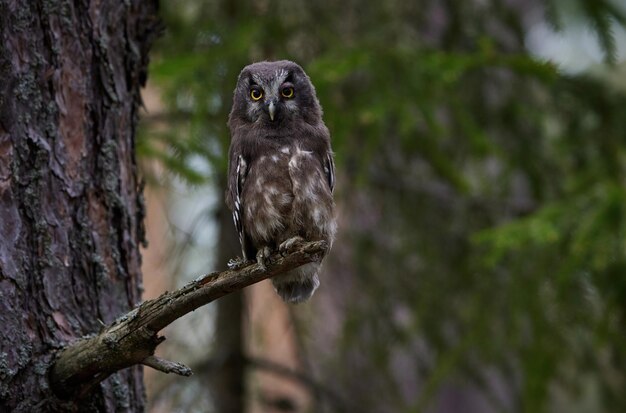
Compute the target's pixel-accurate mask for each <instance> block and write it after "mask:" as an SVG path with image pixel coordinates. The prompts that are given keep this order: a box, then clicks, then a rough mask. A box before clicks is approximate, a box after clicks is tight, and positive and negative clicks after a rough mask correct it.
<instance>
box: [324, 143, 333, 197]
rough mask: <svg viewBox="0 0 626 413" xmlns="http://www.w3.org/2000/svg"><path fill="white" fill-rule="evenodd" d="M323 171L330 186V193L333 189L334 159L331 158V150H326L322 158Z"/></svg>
mask: <svg viewBox="0 0 626 413" xmlns="http://www.w3.org/2000/svg"><path fill="white" fill-rule="evenodd" d="M324 173H325V174H326V179H327V180H328V186H329V187H330V192H331V193H332V192H333V190H334V189H335V161H334V160H333V153H332V152H331V151H328V152H326V156H325V158H324Z"/></svg>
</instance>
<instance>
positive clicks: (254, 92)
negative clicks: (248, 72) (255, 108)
mask: <svg viewBox="0 0 626 413" xmlns="http://www.w3.org/2000/svg"><path fill="white" fill-rule="evenodd" d="M250 97H251V98H252V100H260V99H261V98H262V97H263V92H262V91H261V89H259V88H253V89H250Z"/></svg>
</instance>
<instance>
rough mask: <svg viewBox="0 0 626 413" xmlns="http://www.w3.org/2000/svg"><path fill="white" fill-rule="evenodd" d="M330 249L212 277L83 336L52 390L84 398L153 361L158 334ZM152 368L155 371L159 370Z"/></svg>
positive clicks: (297, 249) (56, 371)
mask: <svg viewBox="0 0 626 413" xmlns="http://www.w3.org/2000/svg"><path fill="white" fill-rule="evenodd" d="M327 248H328V245H327V244H326V242H324V241H314V242H307V243H302V244H300V245H297V246H294V248H293V249H292V250H291V251H290V252H289V253H288V254H285V255H282V254H280V253H276V254H274V255H272V256H271V257H270V258H269V260H267V262H266V265H265V267H263V266H261V265H259V264H250V265H247V266H245V267H243V268H238V269H232V270H227V271H223V272H216V273H211V274H207V275H204V276H201V277H199V278H197V279H196V280H194V281H192V282H190V283H189V284H187V285H186V286H184V287H182V288H180V289H178V290H176V291H173V292H166V293H164V294H162V295H161V296H160V297H158V298H157V299H155V300H149V301H146V302H144V303H142V304H141V305H140V306H139V307H137V308H136V309H134V310H133V311H131V312H129V313H127V314H125V315H124V316H122V317H120V318H119V319H118V320H116V321H115V322H114V323H113V324H111V325H110V326H108V327H105V328H104V329H103V331H101V332H100V333H99V334H97V335H95V336H88V337H83V338H81V339H79V340H78V341H76V342H74V343H72V344H70V345H68V346H67V347H66V348H64V349H62V350H60V352H59V354H58V356H57V358H56V360H55V362H54V363H53V365H52V366H51V368H50V384H51V387H52V389H53V390H54V392H55V393H56V394H57V395H58V396H60V397H65V398H69V397H72V396H77V395H78V396H80V395H82V394H85V393H87V392H88V391H89V389H90V388H91V387H92V386H94V385H96V384H98V383H99V382H100V381H102V380H104V379H105V378H107V377H108V376H109V375H111V374H112V373H114V372H116V371H118V370H121V369H123V368H126V367H130V366H133V365H135V364H142V363H144V364H146V363H145V360H148V363H151V362H153V361H154V359H150V358H149V357H150V356H152V355H154V351H155V349H156V347H157V346H158V345H159V344H160V343H161V342H162V341H163V340H164V337H159V336H158V332H159V331H160V330H162V329H163V328H164V327H166V326H167V325H169V324H170V323H172V322H173V321H174V320H176V319H178V318H180V317H182V316H184V315H185V314H187V313H189V312H191V311H193V310H195V309H197V308H199V307H201V306H203V305H205V304H207V303H210V302H211V301H213V300H215V299H217V298H220V297H222V296H224V295H226V294H229V293H231V292H234V291H238V290H241V289H242V288H244V287H247V286H249V285H251V284H254V283H256V282H259V281H262V280H264V279H267V278H270V277H274V276H279V274H281V273H284V272H286V271H289V270H291V269H293V268H296V267H299V266H301V265H303V264H306V263H309V262H314V261H320V260H321V259H322V257H323V256H324V255H325V254H326V251H327ZM169 363H171V362H169ZM152 364H154V365H152V366H151V367H155V366H156V365H157V364H156V363H152ZM159 370H161V369H160V368H159Z"/></svg>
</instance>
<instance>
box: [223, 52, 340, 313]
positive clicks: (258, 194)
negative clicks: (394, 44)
mask: <svg viewBox="0 0 626 413" xmlns="http://www.w3.org/2000/svg"><path fill="white" fill-rule="evenodd" d="M228 127H229V129H230V134H231V144H230V150H229V161H228V163H229V166H228V189H227V190H226V203H227V205H228V207H229V208H230V209H231V211H232V213H233V219H234V221H235V227H236V229H237V231H238V233H239V242H240V243H241V249H242V252H243V256H244V259H246V260H251V259H256V260H257V262H259V263H260V264H261V265H264V263H265V259H266V258H267V257H268V256H269V255H270V254H271V253H272V252H273V251H276V250H278V251H281V252H284V251H288V250H289V248H290V247H292V246H293V245H294V244H296V243H297V242H300V241H317V240H324V241H326V242H327V243H328V245H329V247H330V246H331V245H332V241H333V239H334V236H335V232H336V228H337V225H336V220H335V205H334V201H333V196H332V193H333V188H334V186H335V168H334V162H333V153H332V150H331V147H330V133H329V131H328V128H327V127H326V125H325V124H324V121H323V120H322V108H321V106H320V104H319V102H318V100H317V96H316V94H315V88H314V87H313V84H312V83H311V81H310V79H309V77H308V76H307V74H306V73H305V72H304V70H303V69H302V68H301V67H300V66H299V65H297V64H296V63H293V62H290V61H287V60H282V61H276V62H259V63H254V64H251V65H249V66H246V67H245V68H243V70H242V71H241V73H240V74H239V78H238V81H237V86H236V88H235V91H234V96H233V106H232V109H231V112H230V116H229V119H228ZM320 264H321V263H318V262H315V263H309V264H305V265H302V266H301V267H298V268H296V269H294V270H291V271H289V272H287V273H285V274H281V275H279V276H277V277H274V278H273V279H272V283H273V285H274V288H275V290H276V292H277V293H278V295H280V297H281V298H282V299H283V300H284V301H286V302H290V303H299V302H302V301H305V300H307V299H308V298H310V297H311V295H313V292H314V291H315V289H316V288H317V287H318V286H319V269H320Z"/></svg>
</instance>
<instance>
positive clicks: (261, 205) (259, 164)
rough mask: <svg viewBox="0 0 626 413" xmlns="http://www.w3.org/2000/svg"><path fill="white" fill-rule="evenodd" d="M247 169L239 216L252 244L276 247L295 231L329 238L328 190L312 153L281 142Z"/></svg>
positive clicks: (333, 228)
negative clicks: (275, 148) (241, 209)
mask: <svg viewBox="0 0 626 413" xmlns="http://www.w3.org/2000/svg"><path fill="white" fill-rule="evenodd" d="M249 168H250V169H249V175H248V178H247V180H246V183H245V185H244V188H243V192H244V194H243V198H244V199H245V200H246V205H245V206H244V211H243V219H244V221H245V224H246V225H245V227H246V228H248V230H249V232H250V237H251V238H252V240H253V241H254V242H255V244H270V245H272V244H273V245H274V246H277V245H279V244H280V243H281V242H282V241H284V240H286V239H288V238H291V237H293V236H296V235H299V236H302V237H304V238H305V239H309V240H314V239H326V240H328V241H330V242H332V238H333V237H334V234H335V231H336V225H335V220H334V216H333V211H332V207H333V201H332V196H331V191H330V188H329V186H328V183H327V180H326V178H325V175H324V172H323V167H322V165H321V164H320V162H319V160H318V159H316V158H315V156H314V155H313V153H312V152H309V151H306V150H303V149H301V148H299V147H297V146H283V147H280V148H279V149H278V150H277V151H275V152H272V153H269V154H265V155H262V156H260V157H259V158H257V159H256V160H254V161H253V162H252V164H251V165H250V166H249Z"/></svg>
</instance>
